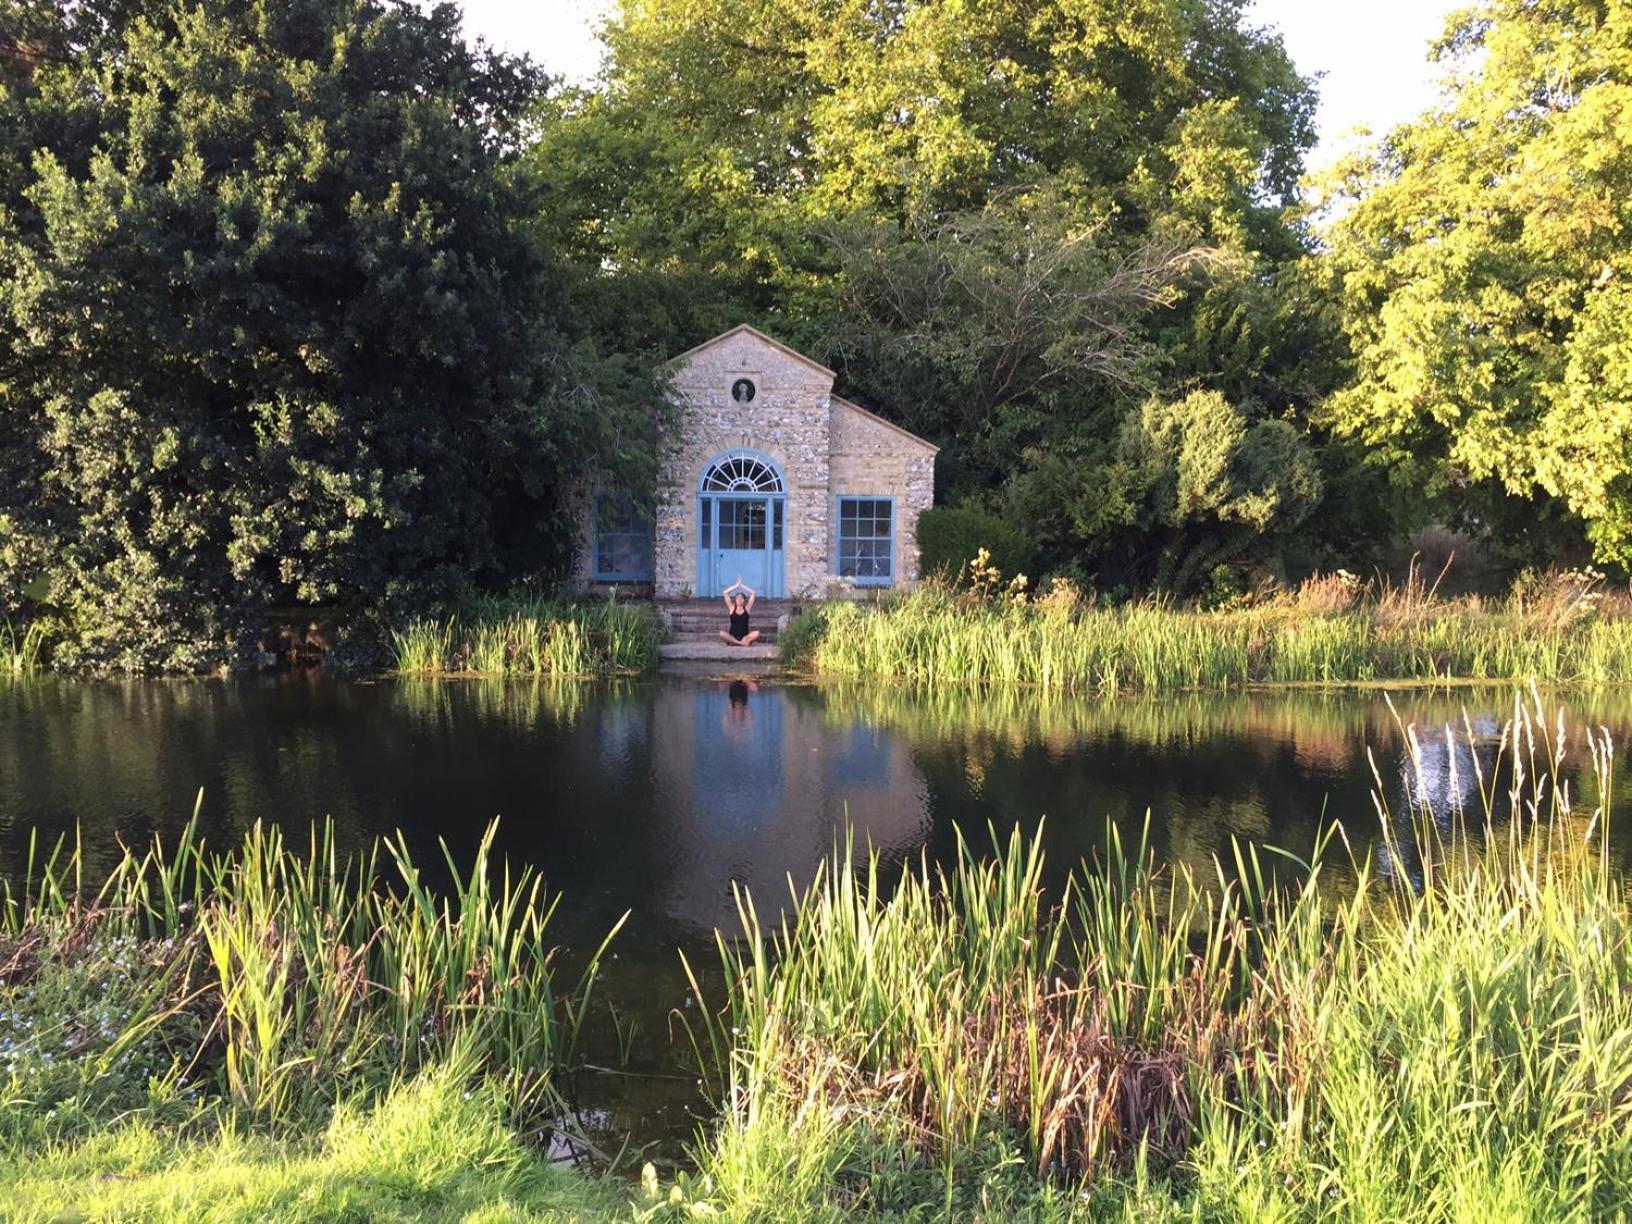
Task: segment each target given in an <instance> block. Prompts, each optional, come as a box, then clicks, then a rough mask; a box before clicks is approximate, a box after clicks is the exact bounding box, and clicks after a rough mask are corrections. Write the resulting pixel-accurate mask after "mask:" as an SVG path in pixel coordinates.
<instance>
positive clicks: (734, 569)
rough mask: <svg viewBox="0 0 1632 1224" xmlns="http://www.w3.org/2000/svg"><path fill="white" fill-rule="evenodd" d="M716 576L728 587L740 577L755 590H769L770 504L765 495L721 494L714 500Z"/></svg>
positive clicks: (717, 579) (721, 584)
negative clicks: (721, 495)
mask: <svg viewBox="0 0 1632 1224" xmlns="http://www.w3.org/2000/svg"><path fill="white" fill-rule="evenodd" d="M714 516H715V541H714V577H715V580H716V585H718V586H721V587H723V586H726V585H728V584H730V583H733V582H735V581H736V580H737V578H738V577H739V576H740V577H741V578H742V580H743V581H744V582H746V583H747V584H748V585H749V586H751V587H753V588H754V590H756V591H760V592H767V591H769V590H770V586H771V577H772V572H773V571H772V568H771V505H770V499H768V498H764V497H721V498H718V499H716V501H715V503H714Z"/></svg>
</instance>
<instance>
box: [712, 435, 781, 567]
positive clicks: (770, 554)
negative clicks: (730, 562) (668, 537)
mask: <svg viewBox="0 0 1632 1224" xmlns="http://www.w3.org/2000/svg"><path fill="white" fill-rule="evenodd" d="M733 459H748V460H752V461H753V462H754V463H755V464H758V465H762V466H763V467H765V468H767V469H769V470H770V471H771V472H772V473H774V474H775V476H776V486H777V487H776V489H775V490H765V489H761V488H755V487H751V486H750V487H732V488H718V487H716V488H712V489H710V488H708V487H707V485H708V481H709V477H710V474H711V473H714V472H715V471H716V469H718V468H720V467H721V465H724V464H728V463H729V462H730V461H731V460H733ZM731 483H732V484H733V485H735V483H736V482H735V481H732V482H731ZM696 489H697V507H696V509H697V518H696V520H695V521H696V529H695V530H694V531H693V532H692V533H691V545H692V547H693V548H694V549H696V550H697V593H698V594H699V595H701V596H703V597H704V598H710V599H711V598H713V597H714V596H715V595H716V594H717V593H718V592H719V591H720V590H721V589H722V588H723V587H724V586H725V579H724V577H722V576H721V575H719V574H716V573H715V572H714V554H715V553H717V552H718V551H719V539H720V513H719V505H718V503H719V502H720V501H722V500H733V501H741V500H746V501H755V500H762V501H764V502H765V554H766V555H765V589H764V590H763V591H760V592H759V594H761V595H763V596H765V597H766V598H770V599H780V598H783V597H785V596H786V595H787V593H788V532H789V530H790V528H791V524H790V522H789V520H788V478H787V474H786V473H785V472H784V471H783V469H782V465H781V464H780V463H778V462H777V461H776V460H775V459H772V458H771V457H770V456H769V455H767V454H766V453H765V452H764V451H762V450H755V449H753V448H752V447H733V448H731V449H729V450H723V451H720V452H719V453H718V454H716V455H713V456H711V457H710V458H709V459H708V460H707V462H705V463H704V464H703V467H702V471H700V472H699V473H698V475H697V484H696ZM705 514H706V515H707V516H708V523H707V529H706V530H705V529H704V523H703V517H704V515H705ZM778 527H780V529H781V530H780V532H778ZM778 534H780V536H781V539H782V544H781V547H777V546H776V541H777V536H778Z"/></svg>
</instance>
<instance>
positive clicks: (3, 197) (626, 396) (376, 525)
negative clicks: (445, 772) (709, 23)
mask: <svg viewBox="0 0 1632 1224" xmlns="http://www.w3.org/2000/svg"><path fill="white" fill-rule="evenodd" d="M0 10H3V11H4V12H5V14H6V16H7V18H8V21H7V23H6V27H5V28H6V29H8V30H9V31H11V34H12V37H11V39H10V41H9V44H8V46H7V48H6V58H5V61H4V62H5V67H4V69H3V70H0V71H3V75H0V170H3V171H4V173H3V174H0V362H3V363H4V364H3V366H0V444H3V445H0V591H8V592H15V591H17V590H20V589H22V587H23V585H24V583H25V582H28V581H30V580H38V579H39V578H40V577H41V576H42V575H43V576H44V577H45V578H46V579H48V580H49V585H50V595H49V598H50V601H51V602H52V603H53V604H55V605H56V607H57V608H58V609H59V610H60V612H61V614H62V615H63V616H64V617H65V618H66V619H67V620H68V621H69V623H70V624H71V626H72V627H73V630H74V634H73V636H74V637H75V639H76V640H77V642H78V645H79V648H80V650H81V652H82V657H83V658H85V659H86V660H87V661H103V662H119V663H123V664H126V665H186V666H192V665H205V664H212V663H216V662H219V661H221V660H223V659H225V658H227V657H229V656H230V654H231V652H232V650H233V649H234V648H235V647H237V646H238V645H239V644H240V642H241V640H242V637H243V635H244V633H245V632H246V630H248V629H249V628H251V627H252V626H253V625H254V623H255V621H256V618H257V617H258V616H259V615H260V614H261V613H262V612H264V610H265V609H267V608H268V607H271V606H274V605H278V604H284V603H291V602H299V603H318V602H322V603H341V604H346V605H351V606H363V605H369V604H371V603H374V602H376V601H379V600H381V599H383V598H386V597H387V596H390V595H392V594H393V593H397V594H400V593H404V592H407V593H413V592H444V591H447V590H448V589H450V588H452V587H454V586H456V585H457V584H458V583H460V582H462V581H465V580H467V577H468V576H470V575H475V576H476V577H477V578H478V579H480V578H482V577H483V576H487V577H490V578H493V579H499V578H502V577H504V576H506V575H513V574H515V573H518V572H522V573H524V572H529V571H530V570H532V569H533V568H536V566H538V565H539V564H542V563H543V562H544V561H546V560H547V559H548V557H547V551H546V550H547V547H548V541H549V540H551V539H554V538H560V533H559V532H558V531H556V530H554V529H555V528H558V527H559V524H560V521H561V516H562V513H563V510H562V506H561V501H560V497H559V490H560V489H561V487H562V479H563V477H566V476H571V477H573V478H576V477H577V475H578V474H579V473H580V472H581V470H582V466H583V464H585V463H586V462H587V461H589V460H590V459H592V458H598V459H599V460H600V461H602V462H603V463H606V464H609V465H611V466H614V467H616V466H618V464H619V463H620V461H622V462H624V463H625V466H632V465H634V464H636V463H638V461H639V458H640V456H642V455H644V454H647V453H649V452H650V449H651V448H650V447H649V446H643V445H641V440H642V435H643V432H644V431H646V430H647V429H648V426H647V425H646V424H645V423H644V422H645V421H646V420H647V419H648V418H646V417H644V416H642V415H635V414H633V413H632V412H631V411H630V410H629V409H628V408H626V407H624V406H625V405H632V404H635V403H637V402H638V391H639V390H640V388H639V385H638V380H636V379H634V378H633V377H631V376H630V375H629V374H628V373H627V372H626V371H625V370H624V369H623V368H621V367H618V366H614V365H612V364H610V363H607V362H604V361H601V360H600V359H598V358H597V357H596V355H595V353H594V351H593V350H592V349H591V348H590V347H589V346H588V345H587V344H586V343H585V342H584V341H583V338H582V337H581V336H580V335H578V334H577V333H576V332H575V330H574V328H573V326H572V324H571V322H570V319H569V317H568V312H567V311H566V309H565V307H564V303H563V299H562V294H561V286H560V278H559V276H558V275H557V273H556V271H555V270H554V269H553V268H552V266H551V264H550V263H549V261H548V260H546V259H545V258H544V257H543V256H542V255H541V254H540V253H539V252H538V251H537V249H536V248H535V247H534V246H533V245H532V244H531V243H530V242H529V241H528V240H527V238H526V236H525V235H524V234H523V233H522V232H521V230H520V227H519V222H520V221H521V219H522V218H524V217H527V216H530V215H531V214H532V213H533V212H534V210H535V209H534V205H533V203H532V202H531V201H530V200H529V199H528V198H527V197H526V195H525V194H524V192H523V191H522V190H521V189H520V188H519V187H518V185H517V184H516V183H515V181H514V180H513V178H512V176H510V175H509V173H508V172H507V171H506V169H505V162H506V160H507V158H508V157H509V156H510V155H511V154H512V153H513V151H514V149H515V148H516V146H517V143H518V140H519V137H520V136H521V135H522V134H523V127H522V125H523V124H524V123H525V122H526V121H527V119H526V116H527V107H528V105H529V104H530V103H531V101H532V100H533V99H535V98H536V97H537V96H538V94H539V91H540V89H541V87H542V84H543V83H542V81H541V80H540V79H539V78H538V76H537V75H536V73H534V72H533V71H532V70H531V69H530V68H529V67H528V66H527V65H526V64H525V63H520V62H514V61H510V60H506V59H503V58H500V57H496V56H493V55H490V54H487V53H485V52H481V51H475V52H473V51H471V50H470V49H468V48H467V46H466V45H465V43H464V42H463V41H462V39H461V38H460V36H459V32H458V25H457V21H458V14H457V12H456V10H454V9H453V8H452V7H451V6H448V5H439V6H437V7H435V8H434V9H432V10H430V11H428V12H427V11H422V10H421V9H420V8H419V7H417V6H414V5H410V4H406V3H397V2H394V0H145V2H144V0H81V2H79V3H75V4H61V3H53V2H52V0H43V2H42V0H22V2H21V3H18V0H0Z"/></svg>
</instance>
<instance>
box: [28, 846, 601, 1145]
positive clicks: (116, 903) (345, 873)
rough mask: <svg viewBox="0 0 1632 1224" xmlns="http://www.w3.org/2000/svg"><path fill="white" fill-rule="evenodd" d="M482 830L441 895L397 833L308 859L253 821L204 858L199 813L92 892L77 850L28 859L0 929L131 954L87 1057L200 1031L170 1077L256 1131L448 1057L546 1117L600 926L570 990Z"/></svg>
mask: <svg viewBox="0 0 1632 1224" xmlns="http://www.w3.org/2000/svg"><path fill="white" fill-rule="evenodd" d="M495 832H496V826H489V828H488V829H487V831H486V832H485V833H484V835H483V837H482V839H481V840H480V842H479V843H478V845H477V847H476V851H475V854H474V856H473V858H472V860H471V862H470V865H469V867H468V869H466V870H461V869H460V868H459V867H458V866H457V864H456V863H455V862H454V860H453V858H452V856H451V854H450V853H449V852H448V851H447V848H446V847H445V846H444V849H443V852H444V856H445V857H446V874H447V877H448V879H450V880H451V881H452V883H451V887H449V888H447V889H445V890H443V891H433V889H432V888H431V887H430V886H429V885H428V884H427V883H426V882H425V880H424V877H423V874H422V871H421V869H420V868H419V867H418V866H417V865H416V864H415V863H414V861H413V860H412V858H411V856H410V854H409V852H408V848H407V845H406V843H405V842H403V841H402V839H401V836H400V835H398V837H397V838H396V839H395V840H387V841H382V842H378V843H376V844H375V845H374V846H373V847H372V848H371V849H369V850H367V851H365V852H363V853H361V854H358V855H355V856H343V855H341V854H340V853H339V851H338V850H337V848H336V843H335V837H334V829H333V826H332V825H331V824H328V823H325V824H324V825H323V826H321V827H319V828H314V830H313V831H312V834H311V837H310V840H309V841H308V842H307V844H306V845H305V846H304V847H294V846H291V845H289V844H288V843H287V842H286V840H285V837H284V834H283V833H282V831H281V830H279V829H278V828H277V827H275V826H263V825H260V824H257V825H255V826H254V827H253V828H252V829H251V830H250V831H249V832H248V833H247V834H245V836H244V838H243V840H242V842H241V843H240V844H238V845H237V846H235V847H233V848H232V849H231V850H229V851H226V852H220V853H217V852H214V851H212V850H210V849H209V848H207V847H206V846H205V844H204V842H203V840H202V839H201V838H199V836H198V834H197V822H196V814H195V820H194V822H192V823H190V824H189V825H188V826H187V828H186V830H185V831H184V832H183V834H182V835H181V837H180V838H179V840H178V841H177V842H176V843H175V844H173V845H164V844H162V843H161V842H159V841H155V843H154V845H153V846H152V847H151V848H150V849H149V850H147V851H146V852H144V853H137V852H135V851H132V850H127V851H126V852H125V853H124V855H123V856H122V858H121V859H120V861H119V862H118V863H117V864H116V865H115V866H114V868H113V869H112V870H111V872H110V873H109V874H108V876H107V878H106V879H105V881H104V882H103V883H102V884H101V885H100V886H99V887H97V888H94V889H88V888H87V887H86V882H85V879H84V858H83V855H82V852H81V848H80V847H79V846H78V845H77V844H74V845H69V844H68V843H59V844H58V845H57V846H56V847H54V848H53V849H52V850H51V851H50V852H49V853H45V852H42V851H41V850H40V848H39V847H38V846H32V848H31V851H30V854H29V857H28V862H27V864H26V866H25V872H24V875H23V877H22V878H21V879H19V880H18V881H16V882H13V881H10V880H8V881H6V882H5V883H4V884H3V886H0V904H3V917H0V933H3V934H4V935H5V936H6V937H7V938H9V939H10V940H12V941H13V942H14V943H15V942H22V941H24V940H27V939H28V938H30V937H31V936H32V935H33V934H34V933H35V932H38V931H40V930H42V929H50V928H58V929H60V928H62V927H63V926H64V925H65V924H68V925H74V926H77V927H80V928H83V929H84V931H85V932H87V935H86V937H87V938H88V937H91V933H94V935H95V937H106V936H123V937H129V938H135V939H139V940H142V941H146V943H147V944H148V945H150V946H151V947H153V948H154V949H155V952H154V956H153V959H152V961H151V965H152V982H151V984H150V989H148V992H147V997H146V1005H145V1008H144V1009H143V1011H142V1014H140V1015H139V1016H137V1017H135V1018H134V1019H133V1020H132V1021H131V1023H130V1026H129V1031H128V1032H127V1033H124V1034H121V1035H119V1037H118V1038H117V1039H116V1040H115V1041H114V1043H113V1045H112V1046H111V1047H110V1048H109V1050H108V1051H106V1052H104V1053H103V1054H102V1057H103V1058H104V1059H111V1058H115V1057H117V1055H118V1053H119V1052H120V1051H121V1050H122V1049H124V1048H126V1047H128V1046H129V1045H130V1044H132V1043H133V1042H135V1041H137V1040H141V1039H144V1038H145V1037H146V1036H148V1035H150V1034H151V1033H152V1032H154V1031H156V1030H160V1029H164V1028H165V1027H166V1026H167V1025H168V1024H169V1022H170V1021H172V1020H173V1019H174V1018H175V1017H177V1016H178V1015H179V1014H180V1013H182V1012H186V1013H188V1014H190V1015H192V1016H194V1017H199V1018H201V1019H202V1020H203V1021H204V1032H205V1034H206V1036H205V1037H204V1039H203V1040H202V1041H199V1042H197V1043H196V1044H195V1045H193V1046H192V1047H191V1048H186V1049H178V1050H175V1051H174V1054H175V1057H176V1058H177V1060H178V1063H179V1065H180V1066H182V1067H184V1068H185V1069H186V1071H187V1074H189V1075H190V1076H195V1077H196V1076H198V1075H205V1076H214V1077H215V1078H216V1079H217V1081H218V1084H219V1087H220V1088H221V1090H222V1092H223V1094H224V1095H225V1096H226V1097H227V1098H228V1099H230V1100H231V1101H232V1102H233V1104H234V1106H235V1107H238V1108H241V1109H242V1110H243V1111H244V1112H245V1113H246V1114H247V1115H249V1116H250V1117H253V1118H256V1119H260V1120H264V1121H266V1122H269V1123H274V1124H276V1123H288V1122H293V1121H298V1120H299V1119H300V1118H302V1117H304V1116H306V1115H307V1114H308V1113H310V1112H311V1111H312V1109H313V1108H314V1107H316V1106H319V1105H321V1106H323V1107H325V1108H328V1107H332V1106H333V1105H334V1104H335V1103H336V1102H337V1101H339V1100H342V1099H344V1098H346V1097H347V1096H350V1095H355V1094H356V1093H358V1092H366V1091H378V1090H383V1089H384V1088H386V1087H387V1086H389V1084H390V1083H392V1082H393V1081H395V1080H397V1079H399V1078H400V1077H402V1076H403V1075H405V1074H408V1073H410V1072H412V1071H413V1070H415V1069H417V1068H419V1067H422V1066H426V1065H429V1064H431V1063H433V1062H436V1061H437V1060H438V1059H440V1058H442V1057H444V1056H447V1055H448V1054H449V1053H450V1052H451V1051H452V1050H453V1049H454V1047H455V1045H456V1044H459V1045H461V1048H463V1049H465V1050H466V1051H467V1052H470V1053H471V1056H473V1057H476V1058H477V1059H478V1060H479V1061H480V1063H481V1067H482V1070H483V1073H484V1075H485V1076H487V1077H488V1078H494V1079H497V1080H498V1081H500V1082H502V1083H504V1084H505V1085H506V1088H507V1099H508V1100H510V1101H511V1102H512V1104H513V1106H514V1108H515V1109H516V1110H517V1111H518V1112H521V1113H531V1112H534V1111H540V1110H541V1111H543V1112H545V1113H554V1112H556V1111H557V1110H558V1107H559V1095H560V1094H559V1092H558V1087H559V1085H558V1084H557V1076H558V1073H559V1072H560V1071H561V1070H562V1069H563V1068H564V1067H565V1066H566V1065H567V1064H568V1063H569V1062H570V1060H571V1058H572V1056H573V1049H574V1045H575V1042H576V1040H577V1037H578V1034H579V1032H580V1030H581V1028H582V1025H583V1022H584V1019H585V1016H586V1012H587V1008H588V1006H589V1001H590V998H591V996H592V993H593V990H594V986H595V983H596V980H597V978H598V975H599V971H600V964H601V961H602V957H603V954H604V952H605V949H606V943H607V942H609V941H610V940H611V939H612V937H613V935H614V934H615V933H616V927H615V928H614V929H613V931H612V932H611V933H609V934H608V935H607V937H606V941H603V943H602V944H601V945H600V946H599V947H598V948H597V949H595V950H594V951H593V953H592V954H591V955H590V956H589V957H588V958H587V960H586V962H585V967H584V968H583V969H582V971H581V972H580V973H579V975H578V976H577V977H576V979H575V980H572V981H568V982H565V983H564V982H562V981H560V980H558V974H557V970H556V963H555V950H554V945H553V943H552V942H551V920H552V918H553V915H554V913H555V909H556V904H557V897H556V896H555V895H553V894H550V893H548V892H546V890H545V887H544V884H543V882H542V880H541V879H540V878H539V877H538V876H537V875H536V873H534V872H533V871H532V870H531V869H525V868H524V869H521V870H519V871H518V870H515V869H513V868H512V867H511V866H510V865H509V864H508V863H507V862H500V861H499V860H498V858H497V856H496V855H495V854H494V851H493V839H494V836H495ZM619 925H620V926H621V923H620V924H619ZM157 949H163V951H157ZM187 1031H189V1032H191V1031H192V1030H191V1029H188V1030H187Z"/></svg>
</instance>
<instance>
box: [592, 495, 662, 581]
mask: <svg viewBox="0 0 1632 1224" xmlns="http://www.w3.org/2000/svg"><path fill="white" fill-rule="evenodd" d="M595 580H596V581H597V582H650V581H651V580H652V518H651V515H650V514H647V513H646V512H644V511H643V510H642V509H641V508H640V507H639V506H638V505H636V504H635V502H634V500H633V499H632V498H629V497H625V496H624V495H622V494H620V493H601V494H599V495H597V496H596V498H595Z"/></svg>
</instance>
